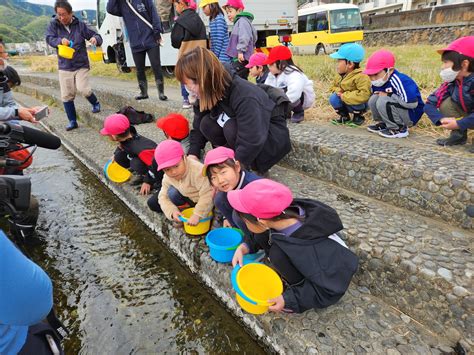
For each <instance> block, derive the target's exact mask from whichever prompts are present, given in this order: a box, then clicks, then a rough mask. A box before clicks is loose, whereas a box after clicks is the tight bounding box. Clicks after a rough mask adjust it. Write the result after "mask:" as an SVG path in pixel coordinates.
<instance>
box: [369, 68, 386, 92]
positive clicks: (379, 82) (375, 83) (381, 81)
mask: <svg viewBox="0 0 474 355" xmlns="http://www.w3.org/2000/svg"><path fill="white" fill-rule="evenodd" d="M389 72H390V71H389V70H388V71H387V72H386V73H385V75H384V76H383V77H381V78H380V79H377V80H371V81H370V82H371V84H372V85H373V86H375V87H378V88H379V87H382V86H384V85H385V83H386V82H387V81H388V75H389ZM385 77H386V78H385Z"/></svg>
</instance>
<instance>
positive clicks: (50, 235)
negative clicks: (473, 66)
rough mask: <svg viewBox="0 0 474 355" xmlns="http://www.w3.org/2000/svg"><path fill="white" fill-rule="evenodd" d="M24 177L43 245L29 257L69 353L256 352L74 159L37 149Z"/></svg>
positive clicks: (217, 305) (171, 258) (59, 153)
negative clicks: (50, 291) (37, 209)
mask: <svg viewBox="0 0 474 355" xmlns="http://www.w3.org/2000/svg"><path fill="white" fill-rule="evenodd" d="M29 174H30V175H31V177H32V182H33V187H32V190H33V193H34V194H35V195H36V196H37V197H38V199H39V200H40V204H41V214H40V221H39V230H40V231H41V233H43V234H44V235H46V236H47V238H46V241H45V243H44V244H43V245H41V246H36V247H30V248H28V252H29V253H30V254H31V255H32V257H33V259H34V260H35V261H37V262H38V263H39V264H40V265H41V266H42V267H43V268H45V270H46V271H47V272H48V274H49V275H50V276H51V278H52V279H53V283H54V287H55V303H56V307H57V313H58V315H59V316H60V318H61V319H62V320H64V322H65V324H66V325H67V326H68V327H69V329H70V330H71V333H72V334H73V336H72V337H71V338H70V339H68V340H67V342H66V344H65V345H66V348H67V352H68V353H71V354H73V353H74V354H77V353H80V354H99V353H100V354H105V353H108V354H112V353H113V354H135V353H164V352H168V353H176V352H180V353H194V352H197V353H204V352H206V353H208V352H210V353H230V352H240V353H252V354H255V353H257V354H258V353H263V351H262V349H261V348H259V347H258V345H257V344H256V343H255V342H254V341H253V340H252V339H251V338H250V337H249V336H248V335H247V334H246V333H245V332H244V331H243V330H242V328H241V327H240V326H238V324H237V323H236V320H234V319H233V318H232V317H231V316H230V315H229V314H227V312H225V311H224V309H223V308H222V307H221V306H220V305H219V303H218V302H216V301H215V300H214V299H213V298H212V297H210V296H209V295H208V293H207V292H206V291H205V290H204V289H203V288H202V287H201V286H200V285H199V284H198V283H197V282H196V281H195V280H194V279H193V278H192V275H190V274H189V273H188V272H187V271H186V270H185V269H184V268H183V267H182V266H181V265H180V264H179V263H178V262H177V261H176V259H175V258H174V257H173V256H172V255H170V254H169V253H168V252H167V251H166V250H165V249H164V248H163V247H162V246H161V245H160V244H159V243H158V242H157V241H156V240H155V239H154V236H153V235H152V234H151V233H150V232H149V231H148V230H147V229H146V228H145V227H144V226H143V225H142V224H141V223H140V222H139V221H138V220H137V219H136V218H135V216H133V215H132V214H131V213H130V212H129V211H128V209H126V208H125V206H123V205H122V204H121V203H120V202H119V201H118V200H117V199H115V198H114V197H113V196H111V194H110V193H109V192H108V191H106V190H105V188H104V187H103V186H102V185H101V184H100V182H98V181H97V180H96V179H95V178H94V177H93V176H91V175H90V174H89V173H88V172H87V170H86V169H84V168H83V167H82V166H80V165H79V164H78V163H77V162H75V161H74V159H72V158H71V157H70V156H68V155H66V154H65V153H64V152H62V151H57V152H54V151H45V150H38V152H37V154H36V155H35V162H34V164H33V166H32V167H31V168H29Z"/></svg>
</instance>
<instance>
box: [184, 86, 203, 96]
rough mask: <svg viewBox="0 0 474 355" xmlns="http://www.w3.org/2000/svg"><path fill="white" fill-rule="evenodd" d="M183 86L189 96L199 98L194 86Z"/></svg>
mask: <svg viewBox="0 0 474 355" xmlns="http://www.w3.org/2000/svg"><path fill="white" fill-rule="evenodd" d="M184 88H185V89H186V91H187V92H188V93H189V94H190V95H191V96H194V97H196V98H198V99H199V92H198V91H197V89H196V86H194V87H193V88H190V87H189V86H187V85H185V86H184Z"/></svg>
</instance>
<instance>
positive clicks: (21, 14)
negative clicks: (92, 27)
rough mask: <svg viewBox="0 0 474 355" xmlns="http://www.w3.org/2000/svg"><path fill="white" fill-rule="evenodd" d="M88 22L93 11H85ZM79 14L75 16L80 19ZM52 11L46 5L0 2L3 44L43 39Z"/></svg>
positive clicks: (11, 0) (0, 33)
mask: <svg viewBox="0 0 474 355" xmlns="http://www.w3.org/2000/svg"><path fill="white" fill-rule="evenodd" d="M86 11H87V18H88V19H89V20H93V19H95V13H96V12H95V10H86ZM81 12H82V11H76V12H75V15H76V16H77V17H78V18H79V19H81V18H82V17H81ZM53 15H54V9H53V7H52V6H48V5H38V4H32V3H29V2H26V1H23V0H0V37H3V40H4V41H5V42H7V43H8V42H32V41H39V40H43V39H44V32H45V30H46V27H47V26H48V23H49V21H50V19H51V16H53Z"/></svg>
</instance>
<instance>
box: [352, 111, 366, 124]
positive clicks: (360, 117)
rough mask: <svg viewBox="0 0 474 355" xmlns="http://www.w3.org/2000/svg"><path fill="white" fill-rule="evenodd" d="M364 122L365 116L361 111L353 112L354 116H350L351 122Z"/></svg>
mask: <svg viewBox="0 0 474 355" xmlns="http://www.w3.org/2000/svg"><path fill="white" fill-rule="evenodd" d="M364 122H365V118H364V116H363V114H362V113H361V112H359V113H354V116H353V117H352V123H353V124H355V125H357V126H360V125H361V124H362V123H364Z"/></svg>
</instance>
